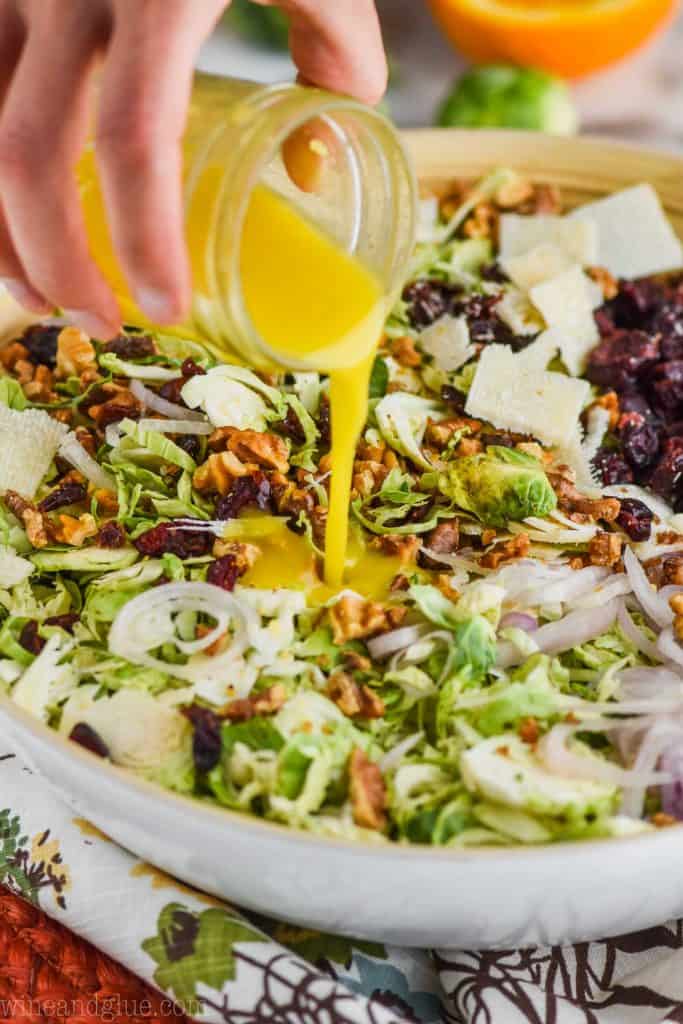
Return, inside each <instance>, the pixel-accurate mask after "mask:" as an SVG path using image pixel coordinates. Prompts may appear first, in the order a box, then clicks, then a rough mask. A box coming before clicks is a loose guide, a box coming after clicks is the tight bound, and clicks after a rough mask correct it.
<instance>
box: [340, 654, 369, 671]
mask: <svg viewBox="0 0 683 1024" xmlns="http://www.w3.org/2000/svg"><path fill="white" fill-rule="evenodd" d="M344 666H345V667H346V668H347V669H348V670H349V672H369V671H370V669H371V668H372V662H371V661H370V659H369V658H366V657H365V655H364V654H359V653H358V651H345V652H344Z"/></svg>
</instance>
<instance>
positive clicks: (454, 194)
mask: <svg viewBox="0 0 683 1024" xmlns="http://www.w3.org/2000/svg"><path fill="white" fill-rule="evenodd" d="M471 192H472V186H471V185H470V184H469V183H468V182H466V181H453V182H451V184H450V185H449V186H448V188H447V189H446V191H445V193H444V194H443V195H442V196H441V197H440V199H439V211H440V213H441V216H442V217H443V219H444V220H450V219H451V217H452V216H453V214H454V213H455V212H456V211H457V210H458V209H459V208H460V207H461V206H462V204H463V203H464V201H465V200H466V199H467V197H468V196H469V195H470V193H471Z"/></svg>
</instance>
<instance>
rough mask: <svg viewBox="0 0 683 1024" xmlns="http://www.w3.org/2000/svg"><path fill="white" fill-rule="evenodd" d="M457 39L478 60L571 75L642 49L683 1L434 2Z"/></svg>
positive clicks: (443, 25)
mask: <svg viewBox="0 0 683 1024" xmlns="http://www.w3.org/2000/svg"><path fill="white" fill-rule="evenodd" d="M428 3H429V6H430V7H431V10H432V13H433V15H434V17H435V19H436V21H437V22H438V24H439V25H440V26H441V28H442V29H443V31H444V32H445V33H446V35H447V36H448V38H449V39H450V40H451V42H452V43H453V45H454V46H455V47H457V49H458V50H460V51H461V52H462V53H464V54H465V56H466V57H469V58H470V59H471V60H473V61H475V62H476V63H480V64H482V63H484V64H487V63H490V62H496V61H505V62H507V63H512V64H520V65H522V66H531V67H538V68H543V69H544V70H546V71H551V72H554V73H555V74H558V75H562V76H564V77H567V78H575V77H579V76H581V75H586V74H589V73H590V72H591V71H597V70H598V69H600V68H604V67H606V66H607V65H608V64H613V63H614V62H615V61H618V60H620V59H621V58H622V57H625V56H626V55H627V54H629V53H631V52H632V51H633V50H636V49H637V48H638V47H639V46H640V45H641V44H642V43H644V42H645V40H646V39H648V38H649V36H651V35H652V33H653V32H655V31H656V30H657V29H658V28H659V27H661V26H662V25H663V24H664V23H665V22H666V21H667V19H668V18H669V17H670V15H671V14H672V12H673V11H674V9H675V8H676V7H677V0H550V2H549V3H548V2H544V0H428Z"/></svg>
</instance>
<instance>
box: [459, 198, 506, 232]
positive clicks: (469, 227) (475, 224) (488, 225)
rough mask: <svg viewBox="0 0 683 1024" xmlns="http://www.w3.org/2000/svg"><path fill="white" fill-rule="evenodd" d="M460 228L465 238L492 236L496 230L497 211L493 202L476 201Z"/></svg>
mask: <svg viewBox="0 0 683 1024" xmlns="http://www.w3.org/2000/svg"><path fill="white" fill-rule="evenodd" d="M462 230H463V234H464V236H465V238H493V237H494V236H495V234H496V232H497V230H498V211H497V210H496V208H495V206H494V205H493V203H489V202H481V203H477V205H476V206H475V207H474V210H473V211H472V213H471V214H470V216H469V217H468V218H467V220H466V221H465V224H464V226H463V229H462Z"/></svg>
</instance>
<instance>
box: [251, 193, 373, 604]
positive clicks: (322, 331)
mask: <svg viewBox="0 0 683 1024" xmlns="http://www.w3.org/2000/svg"><path fill="white" fill-rule="evenodd" d="M240 269H241V280H242V294H243V298H244V302H245V306H246V308H247V310H248V312H249V315H250V317H251V319H252V321H253V323H254V326H255V327H256V329H257V330H258V332H259V334H260V335H261V337H262V338H263V339H264V340H265V341H266V342H267V344H268V345H269V347H270V348H271V349H272V350H273V352H275V353H277V355H278V357H279V358H281V360H282V361H283V362H284V363H288V362H290V361H291V363H292V364H293V365H296V364H297V363H300V362H301V361H305V362H306V364H307V365H308V366H310V367H314V368H315V369H316V370H319V371H321V372H324V373H328V374H329V375H330V405H331V426H332V450H331V462H332V473H331V486H330V505H329V510H328V517H327V529H326V542H325V581H326V583H327V584H328V585H329V586H330V587H333V588H339V587H340V586H341V585H342V582H343V581H344V570H345V565H346V556H347V546H348V533H349V495H350V492H351V479H352V475H353V462H354V457H355V452H356V444H357V441H358V438H359V436H360V433H361V430H362V429H363V425H364V423H365V419H366V415H367V401H368V383H369V379H370V371H371V368H372V363H373V360H374V355H375V349H376V348H377V343H378V341H379V338H380V335H381V332H382V327H383V324H384V318H385V314H386V300H385V298H384V295H383V293H382V290H381V288H380V285H379V282H378V281H377V280H376V278H375V277H374V276H373V274H372V273H371V272H370V271H369V270H368V269H367V268H366V267H364V266H363V264H362V263H361V262H360V261H359V260H356V259H354V258H353V257H352V256H350V255H349V254H348V253H346V252H344V251H343V250H342V249H341V248H339V247H338V246H337V245H335V243H334V242H333V241H332V240H331V239H329V238H327V237H326V236H325V235H324V234H323V233H322V232H321V231H319V230H318V229H317V228H316V227H315V225H313V224H311V223H310V222H309V221H307V220H306V219H305V218H304V217H303V216H302V215H301V214H299V213H298V212H297V211H296V210H295V209H294V207H293V206H290V205H289V204H288V203H287V202H286V201H285V200H284V199H282V198H281V197H280V196H278V195H277V194H276V193H275V192H272V191H271V190H270V189H267V188H266V187H264V186H259V187H257V188H256V189H255V190H254V193H253V195H252V199H251V202H250V205H249V209H248V212H247V216H246V219H245V225H244V230H243V235H242V246H241V268H240ZM365 557H366V558H368V557H369V554H368V555H366V556H365ZM349 582H350V581H349ZM270 585H271V586H272V585H273V584H272V582H271V584H270Z"/></svg>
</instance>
